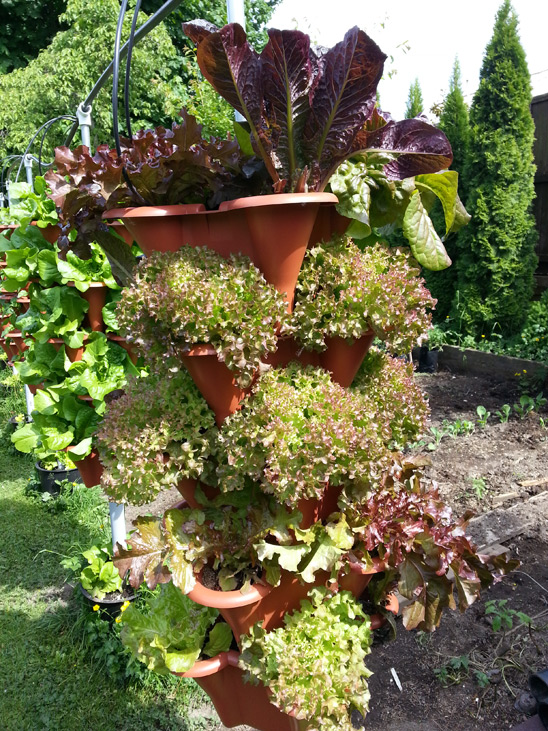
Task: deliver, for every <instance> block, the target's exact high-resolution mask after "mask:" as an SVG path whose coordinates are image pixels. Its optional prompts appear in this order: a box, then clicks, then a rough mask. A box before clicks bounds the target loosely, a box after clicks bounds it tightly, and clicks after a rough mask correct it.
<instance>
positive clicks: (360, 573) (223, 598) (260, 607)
mask: <svg viewBox="0 0 548 731" xmlns="http://www.w3.org/2000/svg"><path fill="white" fill-rule="evenodd" d="M353 566H354V565H353V564H350V569H351V570H350V572H349V573H348V574H346V575H344V576H342V577H341V580H340V582H339V589H341V590H344V591H350V592H352V594H353V595H354V596H355V597H359V596H360V595H361V594H362V593H363V592H364V590H365V588H366V586H367V584H368V583H369V582H370V580H371V577H372V576H373V575H374V574H376V573H378V572H379V571H382V570H383V568H384V566H383V564H382V563H381V562H380V561H379V562H376V563H375V565H374V567H373V568H371V569H369V570H368V571H367V570H362V567H361V566H360V567H359V570H355V569H354V568H353ZM328 580H329V573H328V572H327V571H318V572H317V573H316V579H315V581H314V582H313V583H310V584H301V583H300V581H299V579H298V578H297V577H296V576H295V575H294V574H292V573H289V572H288V571H282V578H281V581H280V584H279V586H276V587H272V586H261V585H259V584H257V585H254V586H252V587H251V589H250V591H248V592H246V593H245V594H242V593H241V592H240V591H215V590H213V589H207V588H206V587H205V586H203V585H202V584H200V583H198V584H196V586H195V587H194V589H193V590H192V591H191V592H190V593H189V595H188V596H189V598H190V599H192V601H195V602H196V603H197V604H202V605H203V606H206V607H215V608H216V609H218V610H219V612H220V613H221V614H222V616H223V619H224V620H225V622H227V624H229V625H230V628H231V629H232V631H233V633H234V637H235V638H236V640H237V641H239V639H240V635H242V634H246V633H247V632H248V631H249V628H250V627H251V626H252V625H254V624H256V623H257V622H261V621H262V626H263V627H264V629H265V630H267V631H270V630H271V629H276V627H281V626H282V625H283V618H284V615H285V614H287V613H290V612H293V611H294V610H295V609H298V608H299V606H300V603H301V601H302V600H303V599H305V598H306V596H307V594H308V592H309V591H310V589H312V588H313V587H314V586H322V585H326V584H327V582H328Z"/></svg>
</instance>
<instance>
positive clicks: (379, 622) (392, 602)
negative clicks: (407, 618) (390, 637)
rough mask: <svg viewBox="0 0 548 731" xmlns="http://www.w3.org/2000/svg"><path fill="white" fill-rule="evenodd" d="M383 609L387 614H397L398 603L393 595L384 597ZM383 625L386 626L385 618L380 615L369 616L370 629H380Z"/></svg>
mask: <svg viewBox="0 0 548 731" xmlns="http://www.w3.org/2000/svg"><path fill="white" fill-rule="evenodd" d="M384 608H385V609H386V610H387V611H388V612H392V614H394V615H395V614H397V613H398V612H399V609H400V603H399V601H398V598H397V596H396V595H395V594H389V595H388V596H387V597H386V606H385V607H384ZM385 624H386V617H383V615H382V614H372V615H371V629H380V627H383V626H384V625H385Z"/></svg>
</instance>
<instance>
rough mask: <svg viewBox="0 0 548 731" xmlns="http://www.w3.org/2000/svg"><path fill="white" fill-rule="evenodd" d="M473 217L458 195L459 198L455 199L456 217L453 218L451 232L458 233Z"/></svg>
mask: <svg viewBox="0 0 548 731" xmlns="http://www.w3.org/2000/svg"><path fill="white" fill-rule="evenodd" d="M471 218H472V216H471V215H470V214H469V213H468V211H467V210H466V208H465V207H464V205H463V203H462V201H461V199H460V198H459V196H457V200H456V201H455V218H454V220H453V225H452V226H451V231H450V233H456V232H457V231H458V230H459V229H461V228H462V227H463V226H466V224H467V223H469V221H470V219H471Z"/></svg>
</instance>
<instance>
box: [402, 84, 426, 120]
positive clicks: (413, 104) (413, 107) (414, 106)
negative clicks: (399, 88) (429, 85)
mask: <svg viewBox="0 0 548 731" xmlns="http://www.w3.org/2000/svg"><path fill="white" fill-rule="evenodd" d="M423 111H424V102H423V100H422V92H421V87H420V85H419V80H418V79H415V81H414V82H413V83H412V84H411V86H410V87H409V96H408V97H407V106H406V108H405V118H406V119H412V118H413V117H417V116H418V115H419V114H420V113H421V112H423Z"/></svg>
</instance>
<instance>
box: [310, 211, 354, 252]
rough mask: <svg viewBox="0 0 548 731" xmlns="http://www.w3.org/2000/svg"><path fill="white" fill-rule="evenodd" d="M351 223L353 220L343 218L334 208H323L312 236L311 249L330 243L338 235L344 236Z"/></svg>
mask: <svg viewBox="0 0 548 731" xmlns="http://www.w3.org/2000/svg"><path fill="white" fill-rule="evenodd" d="M351 223H352V221H351V219H349V218H346V217H345V216H341V214H340V213H338V212H337V209H336V208H335V207H334V206H321V207H320V209H319V211H318V215H317V216H316V220H315V221H314V228H313V229H312V233H311V234H310V242H309V245H308V246H309V248H311V247H313V246H316V244H319V243H321V242H322V241H329V240H330V239H331V238H332V237H333V236H334V235H336V234H338V235H342V234H343V233H344V232H345V231H346V229H347V228H348V227H349V225H350V224H351Z"/></svg>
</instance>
